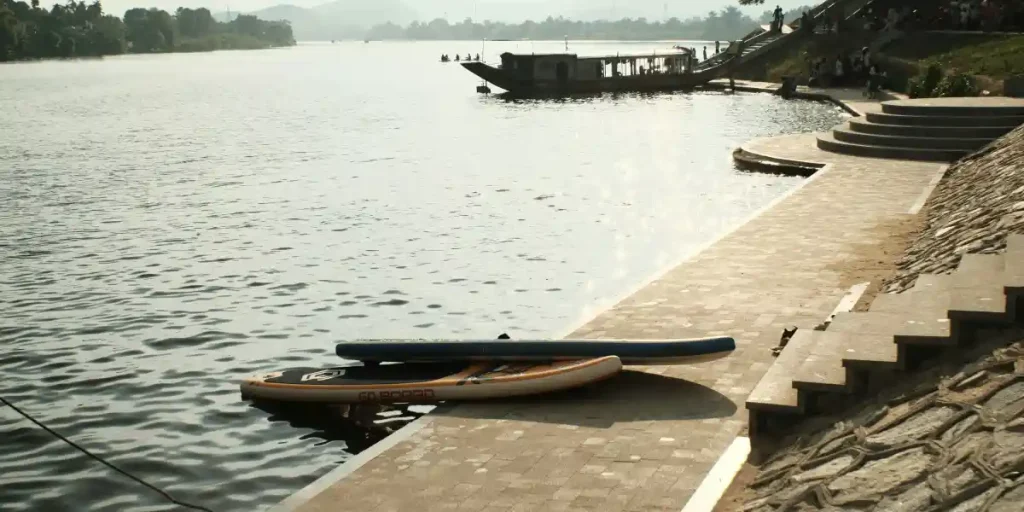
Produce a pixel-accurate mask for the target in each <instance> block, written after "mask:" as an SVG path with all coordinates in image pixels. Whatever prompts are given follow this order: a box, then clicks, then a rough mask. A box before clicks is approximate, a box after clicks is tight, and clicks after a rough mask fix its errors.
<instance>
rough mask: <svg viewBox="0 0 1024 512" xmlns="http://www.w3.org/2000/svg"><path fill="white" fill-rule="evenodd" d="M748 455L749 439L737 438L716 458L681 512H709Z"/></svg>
mask: <svg viewBox="0 0 1024 512" xmlns="http://www.w3.org/2000/svg"><path fill="white" fill-rule="evenodd" d="M748 455H750V438H749V437H737V438H736V439H733V441H732V444H730V445H729V447H728V448H726V449H725V453H723V454H722V456H721V457H719V458H718V462H715V465H714V467H712V468H711V471H709V472H708V475H707V476H705V477H704V481H703V482H701V483H700V487H697V491H696V492H694V493H693V496H690V500H689V501H687V502H686V506H684V507H683V512H711V511H712V510H714V508H715V505H717V504H718V500H720V499H722V495H724V494H725V491H726V489H728V488H729V486H730V485H731V484H732V481H733V479H734V478H736V474H737V473H739V472H740V469H742V468H743V463H744V462H746V461H747V456H748Z"/></svg>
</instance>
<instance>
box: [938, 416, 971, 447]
mask: <svg viewBox="0 0 1024 512" xmlns="http://www.w3.org/2000/svg"><path fill="white" fill-rule="evenodd" d="M977 423H978V416H977V415H975V414H972V415H970V416H967V417H966V418H964V419H962V420H960V421H958V422H956V423H955V424H954V425H953V426H952V427H949V428H948V429H946V431H945V432H943V433H942V435H941V436H939V440H941V441H942V442H943V443H946V444H947V445H948V444H949V443H951V442H953V441H956V440H958V439H960V436H961V435H963V433H964V432H966V431H967V430H968V429H970V428H971V427H973V426H974V425H975V424H977Z"/></svg>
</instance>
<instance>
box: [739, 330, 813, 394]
mask: <svg viewBox="0 0 1024 512" xmlns="http://www.w3.org/2000/svg"><path fill="white" fill-rule="evenodd" d="M814 332H815V331H812V330H808V329H799V330H797V331H796V334H794V335H793V337H792V338H790V339H789V342H788V343H786V347H785V348H784V349H782V353H780V354H779V356H778V357H776V358H775V362H774V363H772V366H771V367H770V368H768V371H767V372H765V374H764V376H763V377H761V380H760V381H758V383H757V385H756V386H754V390H753V391H751V392H750V396H749V397H747V409H750V410H752V411H770V412H784V413H796V414H802V413H803V410H804V409H803V406H802V405H801V404H800V400H799V396H798V393H797V390H796V389H794V388H793V375H794V374H795V373H796V371H797V370H798V369H799V368H800V366H802V365H803V363H804V360H805V359H807V356H808V355H809V354H810V353H811V350H812V349H813V348H814V342H815V338H814V336H813V333H814Z"/></svg>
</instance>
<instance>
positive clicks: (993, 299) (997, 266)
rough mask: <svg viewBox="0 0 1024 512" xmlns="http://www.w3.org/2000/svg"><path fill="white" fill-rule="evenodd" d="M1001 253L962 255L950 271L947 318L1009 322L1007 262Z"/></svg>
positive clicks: (1011, 315)
mask: <svg viewBox="0 0 1024 512" xmlns="http://www.w3.org/2000/svg"><path fill="white" fill-rule="evenodd" d="M1005 261H1006V260H1005V258H1004V256H1003V255H1002V254H964V255H963V256H962V257H961V259H960V264H959V265H958V266H957V269H956V271H955V272H953V274H952V281H951V289H950V291H951V295H952V300H951V302H950V305H949V318H950V319H953V320H959V321H973V322H986V323H1009V322H1012V321H1013V308H1012V307H1010V308H1008V307H1007V300H1006V292H1005V290H1004V286H1005V282H1006V264H1005Z"/></svg>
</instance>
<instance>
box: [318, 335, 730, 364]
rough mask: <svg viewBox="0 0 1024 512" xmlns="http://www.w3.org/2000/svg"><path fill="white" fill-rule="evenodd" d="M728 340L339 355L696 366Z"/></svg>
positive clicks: (348, 351) (381, 349) (368, 346)
mask: <svg viewBox="0 0 1024 512" xmlns="http://www.w3.org/2000/svg"><path fill="white" fill-rule="evenodd" d="M733 350H736V341H735V340H733V339H732V338H728V337H715V338H699V339H666V340H357V341H348V342H343V343H339V344H338V345H337V347H336V348H335V352H336V353H337V354H338V356H340V357H343V358H345V359H353V360H356V361H363V362H370V363H372V362H385V361H394V362H426V361H433V362H454V361H489V362H541V361H568V360H574V359H591V358H596V357H605V356H618V358H619V359H620V360H621V361H622V364H655V365H657V364H694V363H703V362H707V361H713V360H716V359H720V358H723V357H726V356H728V355H729V354H730V353H732V351H733Z"/></svg>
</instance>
